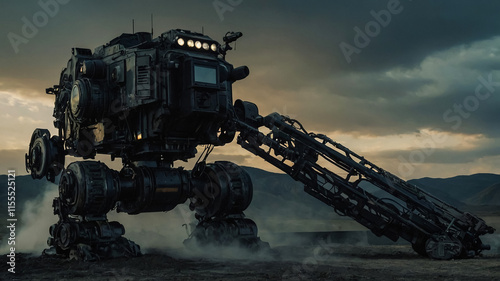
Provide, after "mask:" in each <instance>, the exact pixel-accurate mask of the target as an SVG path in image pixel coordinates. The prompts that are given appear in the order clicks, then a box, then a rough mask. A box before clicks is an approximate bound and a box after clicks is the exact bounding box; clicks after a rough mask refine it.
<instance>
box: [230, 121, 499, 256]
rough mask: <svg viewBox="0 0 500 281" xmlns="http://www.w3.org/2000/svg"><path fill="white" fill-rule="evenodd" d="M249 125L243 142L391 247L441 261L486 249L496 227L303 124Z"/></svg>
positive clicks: (244, 124) (243, 126)
mask: <svg viewBox="0 0 500 281" xmlns="http://www.w3.org/2000/svg"><path fill="white" fill-rule="evenodd" d="M248 121H249V120H244V121H241V120H240V121H238V130H239V131H240V134H239V137H238V144H240V145H241V146H242V147H243V148H245V149H247V150H248V151H250V152H252V153H253V154H255V155H258V156H260V157H262V158H263V159H265V160H266V161H267V162H269V163H271V164H272V165H274V166H276V167H277V168H279V169H281V170H282V171H284V172H285V173H287V174H289V175H290V176H291V177H292V178H294V179H295V180H297V181H300V182H302V183H304V189H305V191H306V192H307V193H309V194H310V195H312V196H314V197H315V198H317V199H319V200H321V201H322V202H324V203H325V204H327V205H329V206H331V207H333V208H334V210H335V211H336V212H337V213H338V214H340V215H345V216H349V217H351V218H353V219H354V220H356V221H357V222H359V223H360V224H362V225H363V226H365V227H367V228H368V229H370V230H371V231H372V232H373V233H375V234H376V235H378V236H382V235H384V236H387V237H388V238H390V239H391V240H393V241H396V240H398V238H399V237H402V238H403V239H405V240H407V241H409V242H411V243H412V245H413V247H414V249H415V250H416V251H417V252H418V253H420V254H423V255H429V256H431V257H434V258H441V259H449V258H453V257H456V256H464V255H465V256H473V255H476V254H478V253H479V252H481V251H482V250H483V249H487V248H488V247H487V246H486V245H483V244H482V243H481V241H480V240H479V236H480V235H483V234H486V233H493V232H494V229H493V228H492V227H490V226H487V225H486V224H485V222H484V221H483V220H482V219H480V218H479V217H477V216H475V215H472V214H470V213H467V212H462V211H460V210H458V209H457V208H455V207H453V206H451V205H449V204H447V203H446V202H444V201H442V200H440V199H438V198H436V197H435V196H433V195H431V194H429V193H427V192H425V191H423V190H421V189H419V188H418V187H417V186H415V185H413V184H410V183H408V182H406V181H404V180H402V179H400V178H399V177H397V176H395V175H393V174H391V173H389V172H387V171H385V170H383V169H381V168H380V167H378V166H376V165H375V164H373V163H371V162H369V161H368V160H366V159H365V158H364V157H362V156H360V155H358V154H356V153H354V152H353V151H351V150H349V149H348V148H346V147H344V146H343V145H341V144H339V143H337V142H335V141H333V140H332V139H330V138H328V137H327V136H325V135H322V134H315V133H310V132H307V131H306V130H305V129H304V127H303V126H302V125H301V124H300V123H299V122H298V121H296V120H293V119H291V118H288V117H286V116H282V115H280V114H278V113H273V114H270V115H268V116H266V117H261V116H254V118H253V120H251V122H248ZM249 123H250V124H251V125H249ZM259 127H263V129H264V130H266V131H268V132H267V133H263V132H261V131H259V129H258V128H259ZM266 128H267V129H266ZM443 248H450V250H449V251H443V250H442V249H443Z"/></svg>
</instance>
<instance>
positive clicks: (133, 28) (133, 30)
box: [132, 19, 135, 34]
mask: <svg viewBox="0 0 500 281" xmlns="http://www.w3.org/2000/svg"><path fill="white" fill-rule="evenodd" d="M134 25H135V23H134V19H132V34H134V33H135V26H134Z"/></svg>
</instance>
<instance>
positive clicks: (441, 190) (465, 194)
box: [409, 174, 500, 205]
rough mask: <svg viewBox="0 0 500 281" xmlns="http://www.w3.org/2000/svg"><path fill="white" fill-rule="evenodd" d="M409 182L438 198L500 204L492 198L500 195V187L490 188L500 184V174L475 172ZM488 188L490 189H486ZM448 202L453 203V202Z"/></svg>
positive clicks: (476, 203)
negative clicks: (467, 174)
mask: <svg viewBox="0 0 500 281" xmlns="http://www.w3.org/2000/svg"><path fill="white" fill-rule="evenodd" d="M409 182H410V183H413V184H415V185H416V186H418V187H420V188H422V189H423V190H425V191H427V192H429V193H431V194H433V195H435V196H437V197H438V198H443V200H445V201H447V200H446V199H449V200H450V201H459V202H462V203H464V204H470V205H500V201H494V200H490V198H498V197H495V196H500V194H499V191H500V190H499V188H494V187H492V188H491V189H489V188H490V187H491V186H494V185H496V184H500V175H496V174H474V175H469V176H456V177H452V178H445V179H442V178H421V179H415V180H410V181H409ZM486 189H489V190H488V191H486ZM482 192H484V193H482ZM480 194H482V195H480ZM486 194H487V195H486ZM448 203H451V204H452V202H448Z"/></svg>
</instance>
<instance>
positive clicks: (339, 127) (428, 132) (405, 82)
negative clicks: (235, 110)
mask: <svg viewBox="0 0 500 281" xmlns="http://www.w3.org/2000/svg"><path fill="white" fill-rule="evenodd" d="M499 12H500V2H498V1H451V0H450V1H411V0H401V1H394V0H381V1H250V0H215V1H213V0H208V1H201V0H199V1H194V0H191V1H140V2H139V1H78V0H71V1H69V0H40V1H22V3H21V1H14V0H12V1H7V0H0V34H1V39H0V54H1V55H0V118H1V120H2V122H0V129H1V132H2V133H1V134H0V145H1V147H0V155H1V156H0V157H1V158H0V169H1V170H0V173H1V174H3V173H6V170H7V169H8V168H15V169H16V170H17V172H18V174H22V173H23V172H24V162H23V161H24V153H25V152H26V150H27V148H28V144H29V140H30V136H31V133H32V132H33V130H34V129H35V128H48V129H51V131H52V132H55V130H54V128H53V125H52V106H53V96H48V95H46V94H45V88H47V87H50V86H52V85H54V84H56V83H58V79H59V74H60V71H61V69H62V68H63V67H64V66H65V65H66V62H67V60H68V59H69V57H70V54H71V48H72V47H84V48H90V49H94V48H95V47H97V46H99V45H102V44H104V43H107V42H109V41H110V40H111V39H112V38H114V37H116V36H118V35H120V34H121V33H124V32H131V30H132V24H131V22H132V19H135V30H136V31H149V30H150V23H149V18H150V14H151V13H154V19H155V22H154V30H155V34H156V35H158V34H159V33H161V32H164V31H167V30H169V29H174V28H182V29H190V30H194V31H200V32H201V30H202V28H203V29H204V32H205V34H207V35H209V36H211V37H212V38H214V39H218V40H220V39H221V38H222V36H223V35H224V34H225V32H227V31H241V32H243V34H244V36H243V37H242V38H241V39H240V40H239V41H238V43H237V46H236V50H235V51H232V52H231V53H230V54H229V55H228V56H227V59H228V60H229V61H230V62H231V63H233V64H235V65H236V66H239V65H248V66H249V68H250V71H251V74H250V76H249V77H248V78H247V79H245V80H244V81H239V82H237V83H235V85H234V88H233V90H234V97H235V99H236V98H239V99H244V100H250V101H253V102H255V103H257V105H258V106H259V108H260V112H261V114H263V115H265V114H269V113H271V112H273V111H278V112H280V113H283V114H286V115H289V116H291V117H293V118H296V119H298V120H300V121H301V122H302V123H303V125H304V126H305V127H306V128H307V129H308V130H309V131H314V132H321V133H325V134H327V135H328V136H330V137H331V138H332V139H334V140H336V141H338V142H340V143H342V144H344V145H345V146H347V147H349V148H350V149H352V150H354V151H355V152H357V153H358V154H362V155H364V156H365V157H366V158H367V159H369V160H370V161H372V162H374V163H376V164H378V165H379V166H381V167H383V168H385V169H387V170H389V171H391V172H393V173H395V174H398V175H400V176H401V177H403V178H405V179H411V178H419V177H424V176H429V177H450V176H454V175H458V174H473V173H479V172H487V173H499V172H500V169H499V168H498V167H500V129H499V121H500V110H499V109H500V72H499V67H500V49H499V48H500V21H499V20H498V14H499ZM106 159H108V158H106ZM218 159H228V160H231V161H235V162H237V163H238V164H242V165H247V166H254V167H268V166H266V165H265V163H264V162H263V161H262V160H259V159H257V158H256V157H253V156H251V155H250V154H248V153H246V152H245V151H244V150H243V149H241V148H239V147H238V146H237V145H235V144H232V145H229V146H226V147H223V148H217V149H216V150H215V151H214V152H213V155H212V156H211V157H210V158H209V160H218ZM118 164H119V163H118ZM116 165H117V164H116V163H115V166H114V167H116ZM2 171H3V172H2Z"/></svg>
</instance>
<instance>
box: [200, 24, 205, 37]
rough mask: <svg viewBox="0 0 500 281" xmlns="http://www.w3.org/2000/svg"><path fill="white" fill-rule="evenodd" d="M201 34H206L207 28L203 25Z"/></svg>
mask: <svg viewBox="0 0 500 281" xmlns="http://www.w3.org/2000/svg"><path fill="white" fill-rule="evenodd" d="M201 34H203V35H205V28H204V27H203V26H202V27H201Z"/></svg>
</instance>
